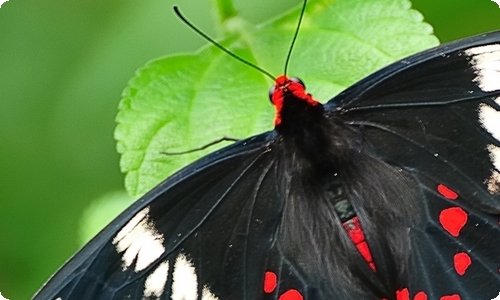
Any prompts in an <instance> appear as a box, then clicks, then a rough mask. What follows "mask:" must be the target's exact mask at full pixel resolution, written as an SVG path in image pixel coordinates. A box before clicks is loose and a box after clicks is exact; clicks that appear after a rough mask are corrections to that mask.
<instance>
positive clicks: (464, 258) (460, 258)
mask: <svg viewBox="0 0 500 300" xmlns="http://www.w3.org/2000/svg"><path fill="white" fill-rule="evenodd" d="M470 264H471V259H470V256H469V254H467V253H465V252H460V253H457V254H455V255H454V256H453V265H454V266H455V271H457V273H458V274H459V275H461V276H462V275H464V274H465V271H467V268H468V267H469V266H470Z"/></svg>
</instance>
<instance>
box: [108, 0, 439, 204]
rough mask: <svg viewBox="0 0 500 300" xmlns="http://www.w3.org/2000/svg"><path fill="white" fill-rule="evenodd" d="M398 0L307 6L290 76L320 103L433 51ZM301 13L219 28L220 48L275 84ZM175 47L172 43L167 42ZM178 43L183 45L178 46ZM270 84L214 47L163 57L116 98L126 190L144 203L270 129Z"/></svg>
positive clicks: (313, 0)
mask: <svg viewBox="0 0 500 300" xmlns="http://www.w3.org/2000/svg"><path fill="white" fill-rule="evenodd" d="M410 6H411V5H410V2H409V1H405V0H337V1H334V0H310V1H309V3H308V6H307V9H306V12H305V17H304V20H303V23H302V27H301V28H300V32H299V36H298V39H297V43H296V46H295V48H294V49H293V53H292V57H291V61H290V65H289V67H288V70H289V72H288V73H289V75H292V76H300V77H301V79H302V80H303V81H304V82H305V83H306V85H307V88H308V92H310V93H312V94H313V95H314V96H315V98H316V99H318V100H320V101H322V102H325V101H327V100H328V99H330V98H332V97H333V96H334V95H336V94H337V93H339V92H340V91H342V90H343V89H345V88H347V87H348V86H350V85H351V84H353V83H354V82H356V81H357V80H360V79H361V78H362V77H364V76H366V75H368V74H370V73H372V72H374V71H376V70H377V69H379V68H381V67H383V66H386V65H388V64H389V63H391V62H394V61H395V60H397V59H400V58H403V57H405V56H408V55H410V54H412V53H415V52H418V51H421V50H424V49H427V48H430V47H432V46H435V45H437V44H438V40H437V38H436V37H434V36H433V35H432V27H431V26H430V25H428V24H426V23H424V22H423V17H422V15H421V14H420V13H418V12H417V11H415V10H412V9H411V8H410ZM298 13H299V7H297V8H295V9H293V10H291V11H290V12H288V13H286V14H284V15H282V16H279V17H277V18H276V19H274V20H272V21H270V22H268V23H266V24H262V25H259V26H253V27H252V26H249V25H248V24H247V23H246V22H245V21H243V20H241V19H240V18H239V17H235V18H232V19H230V20H228V21H227V22H225V23H224V24H223V26H226V27H229V28H226V30H224V32H230V33H231V35H230V36H226V37H225V38H224V39H222V42H221V43H222V44H223V45H224V46H225V47H227V48H228V49H230V50H231V51H232V52H234V53H235V54H237V55H239V56H241V57H243V58H245V59H247V60H249V61H251V62H253V63H255V64H256V65H258V66H259V67H261V68H263V69H265V70H267V71H269V72H270V73H272V74H275V75H276V76H278V75H280V74H281V73H282V72H283V69H284V62H285V56H286V53H287V51H288V48H289V46H290V42H291V39H292V36H293V33H294V30H295V27H296V24H297V18H298ZM174 42H176V41H174ZM179 42H180V41H179ZM271 85H272V82H271V80H269V79H268V78H267V77H265V76H264V75H263V74H261V73H259V72H257V71H255V70H254V69H252V68H250V67H248V66H246V65H244V64H242V63H240V62H238V61H236V60H235V59H233V58H231V57H229V56H228V55H226V54H224V53H223V52H222V51H220V50H219V49H217V48H215V47H214V46H212V45H208V46H206V47H204V48H203V49H201V50H200V51H198V52H197V53H194V54H186V55H175V56H168V57H164V58H160V59H158V60H155V61H152V62H150V63H148V64H147V65H146V66H145V67H144V68H142V69H140V70H139V71H138V72H137V74H136V76H135V77H134V78H132V79H131V80H130V82H129V85H128V87H127V88H126V89H125V91H124V93H123V99H122V101H121V103H120V107H119V109H120V111H119V113H118V116H117V122H118V126H117V128H116V131H115V138H116V140H117V148H118V152H119V153H121V155H122V157H121V161H120V165H121V169H122V171H123V172H125V173H126V180H125V183H126V184H125V185H126V189H127V190H128V192H129V193H130V194H132V195H135V196H137V195H141V194H143V193H144V192H146V191H148V190H149V189H151V188H152V187H153V186H155V185H156V184H158V183H159V182H160V181H161V180H163V179H164V178H166V177H167V176H169V175H170V174H172V173H173V172H174V171H176V170H178V169H179V168H181V167H183V166H185V165H187V164H188V163H190V162H192V161H193V160H195V159H197V158H199V157H201V156H203V155H206V154H207V153H208V152H211V151H214V150H215V148H216V147H222V146H224V145H227V144H223V143H221V144H218V145H217V146H216V147H211V148H210V149H207V150H205V151H198V152H195V153H189V154H185V155H165V154H162V152H164V151H167V152H176V151H185V150H190V149H194V148H197V147H200V146H203V145H205V144H208V143H210V142H211V141H214V140H217V139H219V138H221V137H223V136H230V137H233V138H240V139H243V138H246V137H249V136H251V135H254V134H257V133H260V132H263V131H265V130H271V129H272V124H273V115H274V108H273V107H272V106H271V105H270V104H269V99H268V93H267V91H268V89H269V87H270V86H271Z"/></svg>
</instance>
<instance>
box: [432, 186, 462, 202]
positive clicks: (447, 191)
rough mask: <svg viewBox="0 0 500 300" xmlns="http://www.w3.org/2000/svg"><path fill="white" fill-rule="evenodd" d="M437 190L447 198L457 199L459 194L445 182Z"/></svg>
mask: <svg viewBox="0 0 500 300" xmlns="http://www.w3.org/2000/svg"><path fill="white" fill-rule="evenodd" d="M437 190H438V192H439V193H440V194H441V195H442V196H443V197H445V198H446V199H450V200H456V199H457V198H458V194H457V193H456V192H454V191H453V190H451V189H450V188H449V187H447V186H445V185H444V184H439V185H438V187H437Z"/></svg>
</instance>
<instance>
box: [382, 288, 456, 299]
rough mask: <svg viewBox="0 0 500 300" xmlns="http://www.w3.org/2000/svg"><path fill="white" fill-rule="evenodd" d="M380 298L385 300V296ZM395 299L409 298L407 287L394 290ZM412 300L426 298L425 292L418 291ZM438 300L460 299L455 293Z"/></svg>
mask: <svg viewBox="0 0 500 300" xmlns="http://www.w3.org/2000/svg"><path fill="white" fill-rule="evenodd" d="M382 300H387V299H386V298H384V299H382ZM396 300H411V299H410V291H408V289H407V288H404V289H401V290H399V291H396ZM413 300H428V297H427V294H426V293H425V292H418V293H416V294H415V296H414V297H413ZM439 300H460V296H459V295H457V294H453V295H446V296H442V297H440V298H439Z"/></svg>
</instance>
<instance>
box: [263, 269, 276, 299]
mask: <svg viewBox="0 0 500 300" xmlns="http://www.w3.org/2000/svg"><path fill="white" fill-rule="evenodd" d="M277 285H278V276H276V274H275V273H274V272H271V271H267V272H266V273H265V275H264V292H265V293H267V294H269V293H272V292H273V291H274V289H275V288H276V286H277Z"/></svg>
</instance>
